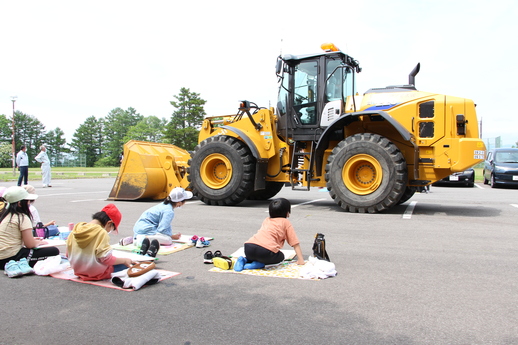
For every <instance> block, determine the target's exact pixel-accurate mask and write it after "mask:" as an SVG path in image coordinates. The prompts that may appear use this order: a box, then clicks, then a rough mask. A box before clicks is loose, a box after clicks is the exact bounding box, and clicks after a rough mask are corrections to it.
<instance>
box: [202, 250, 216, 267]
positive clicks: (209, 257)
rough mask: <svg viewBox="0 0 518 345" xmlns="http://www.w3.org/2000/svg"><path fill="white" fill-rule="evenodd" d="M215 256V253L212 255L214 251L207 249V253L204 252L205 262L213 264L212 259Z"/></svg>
mask: <svg viewBox="0 0 518 345" xmlns="http://www.w3.org/2000/svg"><path fill="white" fill-rule="evenodd" d="M213 258H214V255H212V252H211V251H210V250H209V251H206V252H205V254H203V263H204V264H212V263H213V262H212V259H213Z"/></svg>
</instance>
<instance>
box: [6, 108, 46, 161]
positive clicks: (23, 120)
mask: <svg viewBox="0 0 518 345" xmlns="http://www.w3.org/2000/svg"><path fill="white" fill-rule="evenodd" d="M14 128H15V130H14V133H15V146H16V152H18V151H19V150H20V147H21V146H22V145H25V146H26V147H27V155H28V156H29V165H30V166H36V165H37V164H38V163H37V162H36V161H35V160H34V157H36V155H37V154H38V153H39V152H40V146H41V144H43V143H44V142H45V126H44V125H43V124H42V123H41V122H40V121H39V120H38V119H37V118H36V117H34V116H32V115H27V114H24V113H22V112H21V111H16V112H15V113H14Z"/></svg>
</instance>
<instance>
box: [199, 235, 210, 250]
mask: <svg viewBox="0 0 518 345" xmlns="http://www.w3.org/2000/svg"><path fill="white" fill-rule="evenodd" d="M208 246H210V242H209V241H206V240H205V237H200V238H198V241H196V248H203V247H208Z"/></svg>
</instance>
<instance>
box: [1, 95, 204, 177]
mask: <svg viewBox="0 0 518 345" xmlns="http://www.w3.org/2000/svg"><path fill="white" fill-rule="evenodd" d="M174 98H175V100H174V101H171V102H170V103H171V105H172V106H173V107H174V108H175V110H174V111H173V113H172V115H171V117H170V119H169V120H167V119H165V118H159V117H157V116H153V115H151V116H143V115H141V114H139V113H138V112H137V110H136V109H134V108H131V107H130V108H128V109H126V110H123V109H121V108H115V109H113V110H111V111H110V112H109V113H108V115H106V116H105V117H95V116H93V115H92V116H90V117H88V118H87V119H86V120H85V121H84V122H83V123H82V124H81V125H80V126H79V127H78V128H77V129H76V131H75V132H74V135H73V137H72V142H71V143H67V141H66V139H65V138H64V134H65V133H64V132H63V131H62V130H61V129H60V128H59V127H58V128H56V129H53V130H49V131H46V130H45V125H43V124H42V123H41V122H40V121H39V120H38V119H37V117H36V116H33V115H28V114H24V113H23V112H21V111H15V113H14V124H15V126H14V127H15V136H14V138H15V147H16V152H18V151H19V150H20V147H21V146H22V145H25V146H26V147H27V154H28V155H29V157H30V158H31V159H30V160H31V162H30V165H31V166H36V165H39V164H38V163H36V162H35V161H34V159H33V157H35V156H36V155H37V154H38V152H39V151H40V146H41V145H43V144H44V145H45V146H46V147H47V153H48V154H49V156H50V157H51V159H52V157H53V156H54V157H57V156H60V155H63V154H70V155H74V156H78V155H81V156H82V157H84V158H85V165H86V166H87V167H94V166H117V165H118V164H119V161H120V156H121V154H122V150H123V146H124V144H125V143H126V142H128V141H129V140H140V141H150V142H157V143H168V144H174V145H177V146H178V147H181V148H183V149H185V150H192V149H194V147H195V146H196V145H197V143H198V134H199V128H200V126H201V123H202V122H203V119H204V117H205V110H204V108H203V106H204V105H205V103H206V101H205V100H203V99H201V98H200V94H198V93H195V92H191V91H190V89H188V88H181V89H180V93H179V94H178V95H175V96H174ZM12 121H13V115H11V116H9V117H8V116H6V115H0V167H3V168H6V167H11V166H12Z"/></svg>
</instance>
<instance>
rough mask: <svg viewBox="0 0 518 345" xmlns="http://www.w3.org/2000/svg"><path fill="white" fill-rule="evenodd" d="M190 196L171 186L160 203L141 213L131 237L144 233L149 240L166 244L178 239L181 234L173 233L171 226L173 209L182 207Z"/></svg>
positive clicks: (190, 194)
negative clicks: (170, 189)
mask: <svg viewBox="0 0 518 345" xmlns="http://www.w3.org/2000/svg"><path fill="white" fill-rule="evenodd" d="M190 198H192V193H191V192H189V191H186V190H184V189H183V188H180V187H176V188H173V190H172V191H171V192H170V193H169V195H168V196H167V198H166V199H165V200H164V201H163V202H162V203H160V204H158V205H156V206H153V207H151V208H150V209H148V210H146V211H145V212H144V213H142V215H141V216H140V218H139V219H138V220H137V222H136V223H135V226H134V227H133V239H134V240H136V239H137V236H139V235H144V236H145V237H147V238H148V239H149V240H150V241H151V242H152V241H153V240H157V241H158V243H160V244H162V245H166V246H170V245H171V244H173V240H178V239H180V237H181V235H182V234H180V233H177V234H173V229H172V228H171V222H172V221H173V218H174V209H176V208H180V207H182V206H183V205H184V204H185V200H188V199H190ZM146 242H147V241H146ZM137 245H140V243H137Z"/></svg>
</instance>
